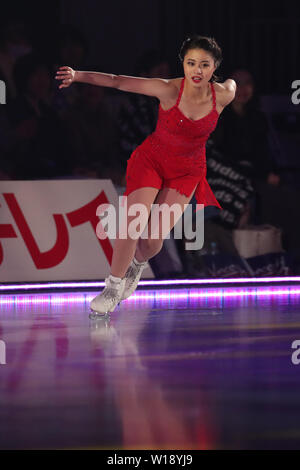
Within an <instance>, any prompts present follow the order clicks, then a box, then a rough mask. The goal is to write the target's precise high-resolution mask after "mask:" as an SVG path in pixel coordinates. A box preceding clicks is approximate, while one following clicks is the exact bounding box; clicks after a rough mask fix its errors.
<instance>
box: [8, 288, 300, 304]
mask: <svg viewBox="0 0 300 470" xmlns="http://www.w3.org/2000/svg"><path fill="white" fill-rule="evenodd" d="M182 291H183V292H174V291H168V292H165V291H154V292H145V293H142V292H141V293H138V292H137V293H135V294H133V295H132V296H131V297H130V298H129V299H127V300H124V301H123V302H125V303H127V302H129V303H131V302H135V301H139V300H153V299H154V298H155V299H156V300H179V299H181V300H188V298H190V299H198V298H208V299H209V298H213V299H215V298H222V297H223V298H228V297H239V298H242V297H276V296H286V295H288V296H290V295H294V296H297V295H300V287H298V288H297V287H296V288H295V287H288V286H287V287H285V288H275V287H274V288H271V289H270V288H264V287H256V288H255V287H249V288H237V289H233V288H225V289H224V290H223V289H219V288H217V290H215V289H211V288H209V289H207V290H206V291H204V292H203V290H201V291H200V290H199V292H197V291H193V290H192V291H189V290H187V289H182ZM93 297H94V294H88V295H87V294H65V295H63V294H55V293H53V294H51V296H50V297H49V295H47V296H45V295H43V294H37V295H36V296H34V297H31V296H29V297H24V296H18V295H16V296H11V295H8V296H2V298H1V299H0V305H12V304H18V305H23V304H34V305H36V304H51V305H53V304H56V305H59V304H70V303H85V302H89V301H90V300H91V299H92V298H93Z"/></svg>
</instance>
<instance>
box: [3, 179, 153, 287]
mask: <svg viewBox="0 0 300 470" xmlns="http://www.w3.org/2000/svg"><path fill="white" fill-rule="evenodd" d="M0 188H1V191H0V282H22V281H25V282H36V281H37V282H41V281H62V280H63V281H69V280H70V281H71V280H103V279H104V278H105V277H106V276H107V275H108V274H109V271H110V264H111V259H112V251H113V245H114V239H109V238H106V239H103V240H100V239H99V238H98V237H97V234H96V227H97V225H98V224H99V220H100V219H99V216H97V215H96V210H97V207H98V206H100V205H101V204H107V203H108V204H112V205H113V206H114V207H115V209H116V214H117V216H118V213H119V211H118V207H119V196H118V194H117V192H116V190H115V188H114V186H113V184H112V182H111V181H110V180H96V179H89V180H51V181H50V180H39V181H0ZM143 277H144V278H148V279H149V278H153V277H154V275H153V272H152V270H151V268H150V267H147V269H145V270H144V272H143Z"/></svg>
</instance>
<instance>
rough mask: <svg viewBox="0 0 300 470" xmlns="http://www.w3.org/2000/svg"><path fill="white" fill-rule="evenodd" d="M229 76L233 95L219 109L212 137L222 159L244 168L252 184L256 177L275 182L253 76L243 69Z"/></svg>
mask: <svg viewBox="0 0 300 470" xmlns="http://www.w3.org/2000/svg"><path fill="white" fill-rule="evenodd" d="M231 76H232V78H233V79H234V80H235V81H236V84H237V90H236V96H235V99H234V100H233V101H232V102H231V103H230V105H229V106H227V107H226V108H225V109H224V111H223V112H222V113H221V116H220V119H219V122H218V126H217V128H216V129H215V131H214V132H213V133H212V135H211V139H212V141H213V143H214V145H215V148H216V150H217V151H219V152H220V153H221V154H222V155H223V156H224V158H225V159H227V160H228V161H230V162H231V163H235V164H238V165H239V166H240V167H241V168H243V169H244V173H245V176H249V177H250V178H251V180H252V184H254V187H255V183H256V182H257V181H265V182H267V183H268V184H273V185H277V184H278V183H279V181H280V178H279V176H278V174H277V172H276V166H275V163H274V161H273V159H272V155H271V151H270V146H269V140H268V132H269V131H268V124H267V119H266V117H265V115H264V113H263V112H262V111H261V110H260V109H259V106H258V100H257V96H255V87H254V81H253V77H252V75H251V74H250V73H249V72H248V71H247V70H243V69H239V70H236V71H234V72H233V73H232V74H231Z"/></svg>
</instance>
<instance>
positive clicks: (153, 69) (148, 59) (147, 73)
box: [117, 49, 170, 185]
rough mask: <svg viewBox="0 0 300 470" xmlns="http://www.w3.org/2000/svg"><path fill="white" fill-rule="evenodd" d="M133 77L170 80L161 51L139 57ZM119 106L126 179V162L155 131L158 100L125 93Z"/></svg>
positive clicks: (120, 134)
mask: <svg viewBox="0 0 300 470" xmlns="http://www.w3.org/2000/svg"><path fill="white" fill-rule="evenodd" d="M134 76H137V77H138V76H140V77H149V78H168V77H170V67H169V64H168V62H167V60H166V58H165V57H164V56H163V55H162V54H161V53H160V51H157V50H155V49H151V50H149V51H147V52H145V53H144V54H142V55H141V56H140V57H139V58H138V60H137V62H136V66H135V70H134ZM120 103H121V104H120V106H119V109H118V114H117V124H118V129H119V155H120V164H121V168H122V171H123V174H124V177H125V169H126V162H127V160H128V158H129V157H130V155H131V153H132V152H133V151H134V150H135V148H136V147H137V146H138V145H139V144H141V143H142V142H143V141H144V139H145V138H146V137H147V136H148V135H149V134H151V132H153V131H154V129H155V126H156V121H157V113H158V105H159V101H158V99H157V98H155V97H153V98H152V97H150V96H145V95H140V94H136V93H126V96H125V94H124V96H122V97H120ZM123 185H125V181H124V180H123Z"/></svg>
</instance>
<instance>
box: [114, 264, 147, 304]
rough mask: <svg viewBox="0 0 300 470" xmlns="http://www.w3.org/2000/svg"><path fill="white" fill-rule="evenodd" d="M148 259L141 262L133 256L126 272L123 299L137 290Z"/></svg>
mask: <svg viewBox="0 0 300 470" xmlns="http://www.w3.org/2000/svg"><path fill="white" fill-rule="evenodd" d="M147 263H148V261H144V262H143V263H139V262H138V261H137V260H136V259H135V258H133V260H132V262H131V264H130V266H129V268H128V269H127V271H126V274H125V277H124V279H125V288H124V291H123V295H122V299H121V300H125V299H127V298H128V297H130V296H131V294H133V292H134V291H135V290H136V288H137V286H138V283H139V280H140V278H141V275H142V272H143V270H144V269H145V267H146V265H147Z"/></svg>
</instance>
